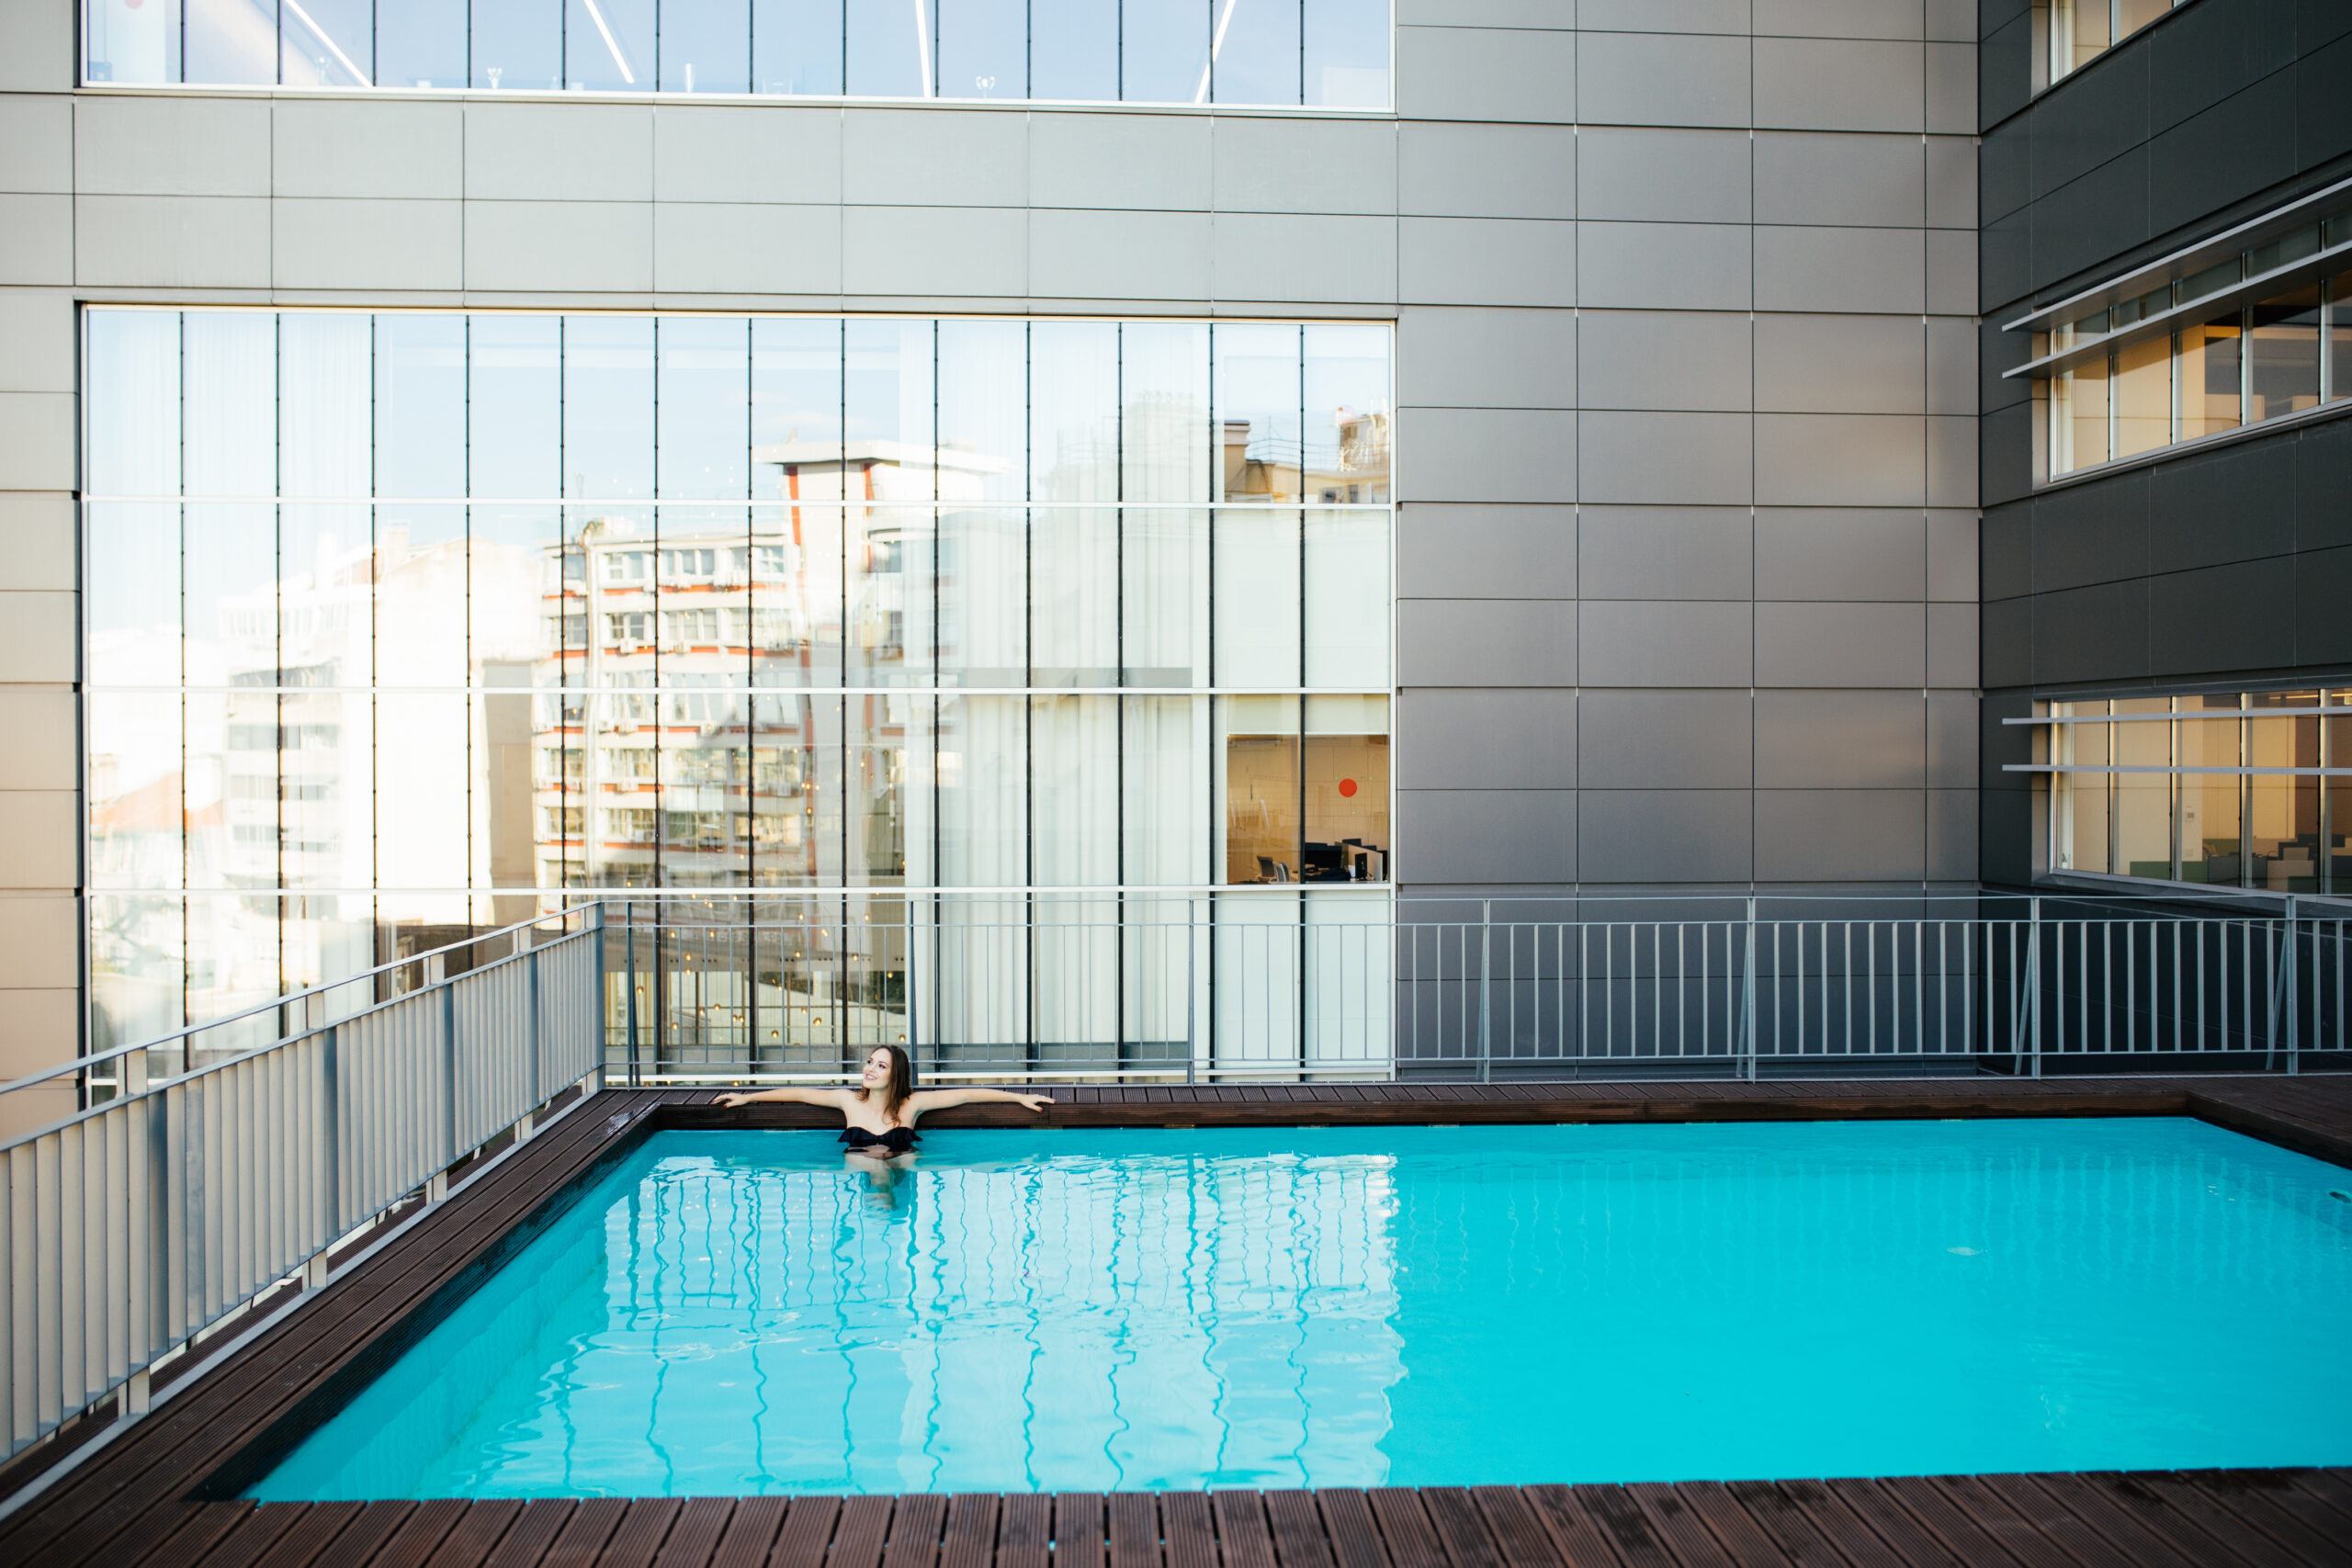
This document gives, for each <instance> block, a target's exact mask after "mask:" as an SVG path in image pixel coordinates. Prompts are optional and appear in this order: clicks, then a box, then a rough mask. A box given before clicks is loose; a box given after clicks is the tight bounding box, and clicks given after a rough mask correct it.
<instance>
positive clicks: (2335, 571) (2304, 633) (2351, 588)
mask: <svg viewBox="0 0 2352 1568" xmlns="http://www.w3.org/2000/svg"><path fill="white" fill-rule="evenodd" d="M2295 660H2296V662H2297V663H2299V664H2304V665H2320V666H2323V667H2324V666H2329V665H2334V666H2337V667H2339V668H2341V667H2346V666H2352V546H2346V547H2344V548H2342V549H2335V550H2312V551H2311V552H2310V553H2308V554H2305V555H2301V556H2298V557H2296V558H2295Z"/></svg>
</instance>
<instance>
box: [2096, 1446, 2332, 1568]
mask: <svg viewBox="0 0 2352 1568" xmlns="http://www.w3.org/2000/svg"><path fill="white" fill-rule="evenodd" d="M2139 1479H2140V1481H2141V1482H2142V1483H2143V1484H2144V1485H2146V1486H2147V1487H2148V1488H2149V1490H2151V1491H2153V1492H2154V1493H2155V1494H2156V1495H2158V1496H2161V1497H2163V1498H2165V1500H2166V1501H2167V1502H2171V1503H2173V1505H2174V1506H2175V1507H2176V1508H2178V1509H2180V1510H2182V1511H2184V1512H2186V1511H2187V1510H2188V1507H2190V1506H2192V1504H2191V1503H2189V1502H2188V1501H2187V1500H2184V1499H2183V1494H2188V1495H2191V1496H2193V1497H2197V1498H2202V1499H2203V1500H2204V1501H2205V1502H2207V1503H2209V1504H2211V1506H2214V1507H2216V1508H2219V1509H2220V1510H2221V1511H2222V1514H2223V1515H2224V1516H2226V1517H2229V1518H2233V1519H2236V1520H2239V1521H2240V1529H2244V1530H2247V1531H2251V1532H2253V1533H2255V1534H2257V1535H2260V1536H2261V1537H2263V1538H2264V1539H2265V1540H2270V1541H2272V1542H2274V1543H2276V1544H2277V1545H2278V1547H2279V1548H2280V1549H2282V1550H2283V1551H2287V1552H2289V1553H2290V1554H2291V1555H2292V1556H2293V1557H2294V1558H2295V1559H2296V1561H2298V1562H2302V1563H2306V1564H2308V1565H2309V1568H2335V1565H2336V1564H2339V1563H2346V1562H2352V1548H2347V1547H2345V1546H2342V1545H2339V1544H2338V1542H2337V1538H2338V1535H2339V1534H2340V1532H2339V1531H2338V1530H2337V1529H2336V1527H2335V1516H2334V1514H2333V1513H2332V1512H2331V1511H2330V1510H2328V1509H2326V1508H2324V1507H2322V1506H2320V1505H2319V1504H2318V1502H2317V1500H2316V1499H2314V1498H2312V1497H2311V1496H2310V1495H2308V1494H2305V1493H2303V1492H2301V1491H2300V1490H2299V1489H2297V1488H2296V1487H2295V1485H2294V1484H2293V1483H2291V1482H2286V1481H2281V1480H2278V1478H2276V1477H2265V1476H2263V1474H2262V1472H2260V1471H2226V1470H2222V1471H2216V1470H2203V1471H2187V1472H2177V1473H2175V1474H2172V1475H2144V1474H2143V1475H2141V1476H2140V1477H2139ZM2266 1480H2267V1482H2268V1484H2267V1485H2266V1484H2264V1482H2265V1481H2266ZM2312 1512H2315V1513H2317V1514H2318V1515H2319V1516H2320V1517H2319V1520H2318V1523H2317V1528H2313V1523H2312V1520H2311V1519H2310V1517H2308V1516H2309V1514H2310V1513H2312Z"/></svg>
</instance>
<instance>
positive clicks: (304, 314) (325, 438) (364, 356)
mask: <svg viewBox="0 0 2352 1568" xmlns="http://www.w3.org/2000/svg"><path fill="white" fill-rule="evenodd" d="M368 357H369V355H368V318H367V317H365V316H330V315H324V314H317V313H313V312H311V311H288V313H287V315H286V317H285V319H284V320H283V321H281V322H280V324H279V327H278V338H277V366H278V388H277V411H278V457H277V464H278V492H279V493H280V494H282V495H288V496H335V497H344V496H352V497H360V496H365V495H367V494H368V485H369V482H370V467H371V466H370V462H369V450H368V423H369V409H368V379H369V372H370V369H371V367H370V365H369V363H368Z"/></svg>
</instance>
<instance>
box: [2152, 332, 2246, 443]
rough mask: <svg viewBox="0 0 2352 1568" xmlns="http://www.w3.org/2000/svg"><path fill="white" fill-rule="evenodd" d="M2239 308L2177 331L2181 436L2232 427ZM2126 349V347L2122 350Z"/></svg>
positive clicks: (2237, 404)
mask: <svg viewBox="0 0 2352 1568" xmlns="http://www.w3.org/2000/svg"><path fill="white" fill-rule="evenodd" d="M2240 328H2241V318H2240V315H2239V312H2237V311H2235V310H2232V311H2231V312H2230V313H2229V314H2227V315H2225V316H2218V317H2216V318H2214V319H2213V320H2212V321H2207V322H2205V323H2204V324H2202V325H2201V326H2194V327H2184V328H2182V329H2181V333H2180V439H2182V440H2183V441H2193V440H2195V439H2196V438H2197V437H2198V436H2200V435H2211V434H2215V433H2216V432H2219V431H2223V430H2235V429H2236V428H2237V427H2238V424H2239V421H2240V412H2241V408H2242V403H2243V400H2242V398H2241V396H2240V393H2239V386H2238V377H2239V367H2238V351H2239V343H2238V334H2239V332H2240ZM2125 352H2126V353H2129V352H2130V351H2129V350H2128V349H2127V350H2126V351H2125Z"/></svg>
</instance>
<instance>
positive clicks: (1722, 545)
mask: <svg viewBox="0 0 2352 1568" xmlns="http://www.w3.org/2000/svg"><path fill="white" fill-rule="evenodd" d="M1577 527H1578V538H1577V547H1578V566H1577V576H1578V578H1579V579H1580V581H1582V582H1583V584H1584V592H1585V595H1586V597H1588V598H1591V599H1681V600H1691V599H1730V600H1746V599H1749V598H1752V597H1754V596H1755V587H1756V584H1755V578H1754V574H1753V572H1752V570H1750V564H1749V563H1750V561H1751V559H1752V558H1753V549H1752V546H1753V542H1754V536H1753V535H1752V533H1751V531H1750V527H1751V525H1750V522H1749V517H1748V513H1747V511H1746V510H1745V509H1743V508H1739V507H1728V506H1726V507H1696V506H1592V505H1588V506H1586V507H1585V508H1583V511H1582V513H1581V515H1580V516H1579V517H1578V519H1577Z"/></svg>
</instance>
